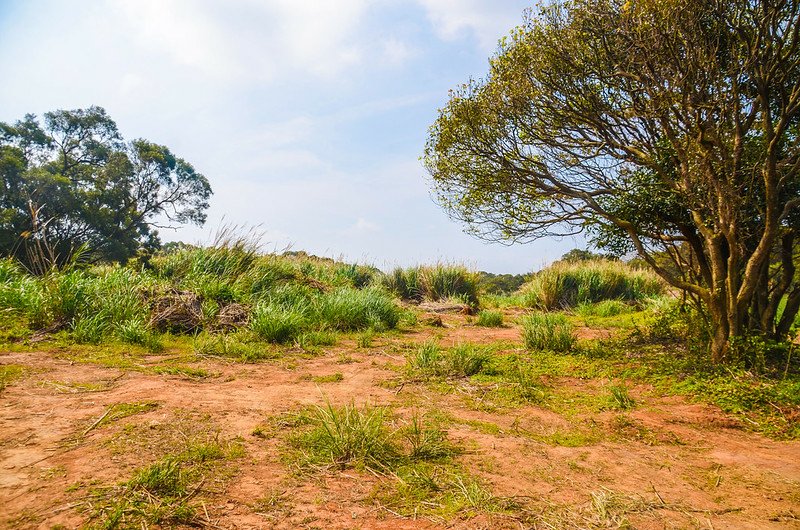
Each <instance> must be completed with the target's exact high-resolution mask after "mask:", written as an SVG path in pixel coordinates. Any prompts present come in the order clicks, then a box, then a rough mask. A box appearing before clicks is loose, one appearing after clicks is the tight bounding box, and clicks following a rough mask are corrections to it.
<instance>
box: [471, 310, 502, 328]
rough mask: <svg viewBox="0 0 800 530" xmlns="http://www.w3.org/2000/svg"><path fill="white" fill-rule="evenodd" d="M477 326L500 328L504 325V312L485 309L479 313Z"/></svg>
mask: <svg viewBox="0 0 800 530" xmlns="http://www.w3.org/2000/svg"><path fill="white" fill-rule="evenodd" d="M475 324H476V325H477V326H483V327H487V328H499V327H502V326H503V313H501V312H500V311H487V310H485V309H484V310H483V311H481V312H480V313H478V320H477V321H476V322H475Z"/></svg>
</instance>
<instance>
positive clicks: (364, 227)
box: [345, 217, 381, 236]
mask: <svg viewBox="0 0 800 530" xmlns="http://www.w3.org/2000/svg"><path fill="white" fill-rule="evenodd" d="M380 231H381V227H380V226H379V225H377V224H376V223H373V222H372V221H368V220H366V219H364V218H363V217H359V218H358V220H357V221H356V222H355V224H353V225H352V226H351V227H350V228H348V229H347V230H345V235H351V236H354V235H361V234H372V233H375V232H380Z"/></svg>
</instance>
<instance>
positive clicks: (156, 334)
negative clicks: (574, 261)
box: [0, 238, 443, 357]
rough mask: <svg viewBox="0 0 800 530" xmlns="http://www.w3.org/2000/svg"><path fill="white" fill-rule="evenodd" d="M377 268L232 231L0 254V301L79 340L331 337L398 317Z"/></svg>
mask: <svg viewBox="0 0 800 530" xmlns="http://www.w3.org/2000/svg"><path fill="white" fill-rule="evenodd" d="M377 275H378V272H377V271H376V270H374V269H370V268H368V267H362V266H358V265H350V264H343V263H338V262H333V261H332V260H324V259H320V258H313V257H308V256H300V255H290V256H276V255H261V254H259V253H258V252H257V251H256V247H255V244H254V243H253V242H248V241H247V240H243V239H236V238H232V239H223V240H220V241H218V243H217V245H216V246H214V247H208V248H199V247H190V246H184V247H179V248H177V249H175V250H173V251H170V252H166V253H164V254H162V255H159V256H155V257H153V258H152V259H151V260H150V262H149V264H148V266H146V267H142V268H135V267H134V266H133V265H131V266H128V267H121V266H99V267H90V268H75V267H72V268H67V269H65V270H60V271H59V270H55V269H53V270H50V271H49V272H47V273H46V274H44V275H42V276H32V275H29V274H28V273H26V272H25V271H23V270H22V269H21V267H20V266H19V265H18V264H17V263H15V262H14V261H12V260H11V259H4V260H0V307H3V308H4V310H5V311H6V312H7V313H9V314H10V316H11V317H12V318H14V319H16V321H18V322H20V323H21V324H22V325H24V326H26V327H27V328H28V329H29V330H30V331H29V332H28V334H30V333H32V332H34V331H36V332H40V333H45V334H51V335H52V334H56V333H60V334H61V335H62V336H64V337H66V338H68V339H69V340H71V341H74V342H75V343H81V344H99V343H105V342H109V341H118V342H121V343H125V344H133V345H139V346H142V347H144V348H145V349H147V350H148V351H150V352H159V351H161V350H163V349H164V344H163V342H164V341H163V339H162V337H163V336H164V334H165V333H172V334H178V335H180V334H191V335H195V334H197V333H199V332H203V333H205V334H207V335H213V336H220V335H224V334H227V333H229V332H231V331H237V330H239V331H241V330H250V331H251V332H252V334H251V335H249V336H248V335H246V334H244V333H242V334H239V335H238V339H237V341H235V342H237V343H239V344H242V343H250V342H254V341H255V342H258V341H263V342H267V343H279V344H286V343H294V342H297V341H300V340H303V341H305V342H306V343H315V342H317V343H319V342H321V343H325V344H330V343H332V342H335V339H331V338H330V337H331V335H330V333H331V332H346V331H359V330H370V329H374V330H387V329H392V328H394V327H396V326H397V325H398V323H399V322H400V320H401V317H402V316H403V310H402V309H401V308H400V307H399V306H398V305H397V304H396V302H395V300H394V299H393V297H392V296H391V295H390V294H389V293H387V291H386V290H384V289H382V288H380V287H378V286H371V284H377V283H378V281H377V277H378V276H377ZM437 285H438V284H437ZM437 288H439V289H441V288H443V287H442V285H440V286H439V287H437ZM326 333H327V334H328V335H327V336H324V335H325V334H326ZM205 342H206V343H208V342H213V340H212V341H209V340H205ZM217 342H218V343H220V346H221V349H222V350H225V349H227V346H231V347H232V348H233V349H234V350H242V351H237V353H236V355H242V356H245V357H255V356H257V355H254V354H253V353H252V352H247V351H244V350H247V349H248V347H247V346H242V347H239V344H234V343H233V342H231V341H228V340H227V339H224V338H220V339H218V340H217ZM205 350H207V351H208V350H209V348H205ZM210 350H212V351H213V350H214V348H213V347H212V348H210Z"/></svg>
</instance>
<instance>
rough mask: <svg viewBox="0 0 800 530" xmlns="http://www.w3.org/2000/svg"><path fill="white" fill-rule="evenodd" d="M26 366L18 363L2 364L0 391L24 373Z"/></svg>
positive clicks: (0, 369) (0, 367)
mask: <svg viewBox="0 0 800 530" xmlns="http://www.w3.org/2000/svg"><path fill="white" fill-rule="evenodd" d="M26 371H27V368H26V367H24V366H22V365H19V364H4V365H1V366H0V392H2V391H3V390H5V389H6V387H8V386H9V385H11V384H12V383H13V382H14V381H16V380H17V379H20V378H21V377H22V376H24V375H25V372H26Z"/></svg>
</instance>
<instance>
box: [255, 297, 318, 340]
mask: <svg viewBox="0 0 800 530" xmlns="http://www.w3.org/2000/svg"><path fill="white" fill-rule="evenodd" d="M305 325H306V315H305V313H304V312H303V311H302V310H298V309H296V308H294V307H291V306H289V307H287V306H284V305H281V304H263V303H262V304H259V305H257V306H256V307H255V308H254V309H253V316H252V318H251V319H250V328H251V329H252V330H253V331H254V332H255V333H256V335H258V336H259V337H260V338H262V339H264V340H266V341H267V342H276V343H279V344H283V343H286V342H291V341H294V340H295V339H296V338H297V337H299V336H300V334H301V333H302V332H303V329H304V327H305Z"/></svg>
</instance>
